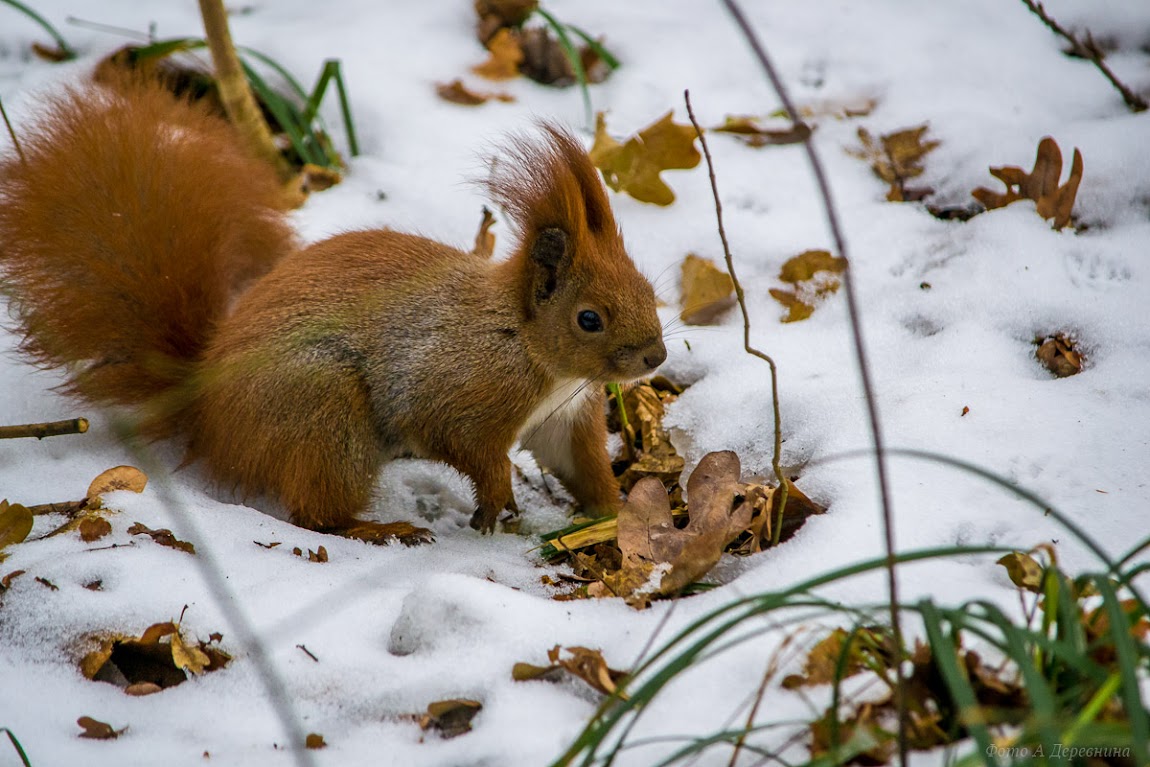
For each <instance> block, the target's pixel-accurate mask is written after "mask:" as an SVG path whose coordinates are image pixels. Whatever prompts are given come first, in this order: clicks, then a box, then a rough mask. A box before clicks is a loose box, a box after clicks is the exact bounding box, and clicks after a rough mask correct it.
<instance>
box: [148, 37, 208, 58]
mask: <svg viewBox="0 0 1150 767" xmlns="http://www.w3.org/2000/svg"><path fill="white" fill-rule="evenodd" d="M207 47H208V41H207V40H204V39H203V38H199V37H177V38H173V39H171V40H159V41H157V42H154V43H150V44H148V45H141V46H140V47H139V48H136V49H134V50H133V51H132V55H133V56H134V57H135V59H136V60H137V61H140V60H147V59H162V58H163V57H164V56H170V55H171V54H173V53H182V52H184V51H196V50H199V49H201V48H207Z"/></svg>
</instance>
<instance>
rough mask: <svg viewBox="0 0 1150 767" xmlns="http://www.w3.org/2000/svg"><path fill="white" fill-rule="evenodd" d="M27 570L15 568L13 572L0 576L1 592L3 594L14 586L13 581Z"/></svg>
mask: <svg viewBox="0 0 1150 767" xmlns="http://www.w3.org/2000/svg"><path fill="white" fill-rule="evenodd" d="M25 572H27V571H26V570H13V571H12V572H10V573H8V574H7V575H5V576H4V577H3V578H0V594H3V593H4V592H5V591H7V590H8V589H10V588H12V581H14V580H16V579H17V578H19V577H20V576H21V575H23V574H24V573H25Z"/></svg>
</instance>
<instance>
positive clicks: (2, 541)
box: [0, 500, 33, 562]
mask: <svg viewBox="0 0 1150 767" xmlns="http://www.w3.org/2000/svg"><path fill="white" fill-rule="evenodd" d="M32 523H33V519H32V512H30V511H28V509H26V508H25V507H23V506H21V505H20V504H18V503H8V501H7V500H3V501H0V562H3V561H4V559H5V558H6V556H7V555H6V554H5V553H4V548H5V547H6V546H11V545H13V544H16V543H21V542H22V541H23V540H24V539H25V538H27V537H28V534H29V533H31V532H32Z"/></svg>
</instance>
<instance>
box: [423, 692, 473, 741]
mask: <svg viewBox="0 0 1150 767" xmlns="http://www.w3.org/2000/svg"><path fill="white" fill-rule="evenodd" d="M482 710H483V704H482V703H480V702H479V701H477V700H468V699H467V698H453V699H451V700H440V701H436V702H435V703H432V704H430V705H428V707H427V713H426V714H425V715H424V716H423V717H422V718H421V719H420V722H419V726H420V727H421V728H422V729H424V730H429V729H432V728H435V729H436V730H438V731H439V733H440V734H441V735H442V736H443V737H444V738H454V737H456V736H458V735H463V734H464V733H466V732H470V731H471V720H472V719H474V718H475V715H476V714H478V713H479V712H480V711H482Z"/></svg>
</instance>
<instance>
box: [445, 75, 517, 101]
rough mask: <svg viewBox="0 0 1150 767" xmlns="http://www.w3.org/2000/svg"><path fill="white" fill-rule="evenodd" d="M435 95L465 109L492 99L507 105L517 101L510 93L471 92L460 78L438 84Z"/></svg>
mask: <svg viewBox="0 0 1150 767" xmlns="http://www.w3.org/2000/svg"><path fill="white" fill-rule="evenodd" d="M435 93H436V95H437V96H439V98H441V99H443V100H444V101H450V102H451V103H452V104H459V105H461V106H465V107H475V106H479V105H480V104H486V103H487V102H488V101H491V100H492V99H495V100H496V101H502V102H505V103H508V102H512V101H515V97H514V96H512V95H511V94H510V93H476V92H475V91H473V90H469V89H468V87H467V86H466V85H464V84H463V81H462V80H460V79H459V78H456V79H454V80H452V81H451V82H449V83H437V84H436V86H435Z"/></svg>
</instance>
